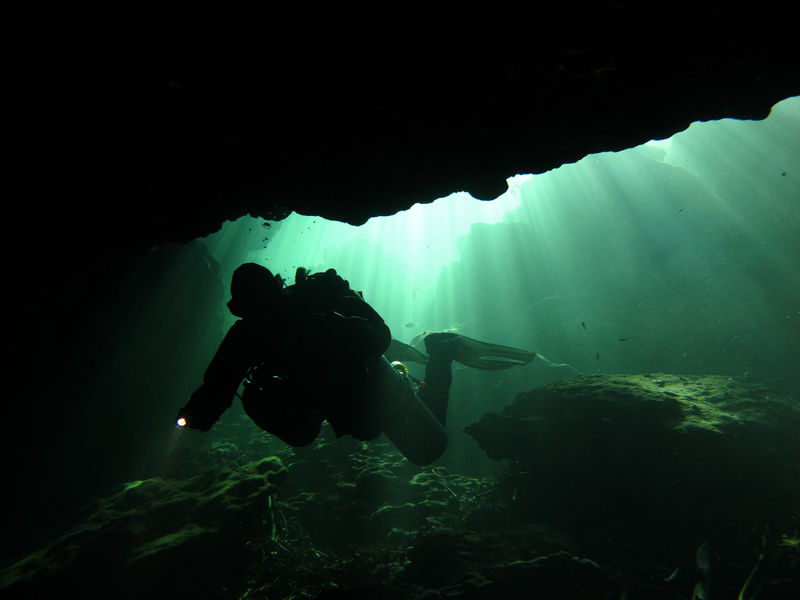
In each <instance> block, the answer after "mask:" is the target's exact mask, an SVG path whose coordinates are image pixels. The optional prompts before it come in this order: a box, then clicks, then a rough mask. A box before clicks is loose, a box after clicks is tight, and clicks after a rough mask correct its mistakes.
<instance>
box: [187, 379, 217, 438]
mask: <svg viewBox="0 0 800 600" xmlns="http://www.w3.org/2000/svg"><path fill="white" fill-rule="evenodd" d="M213 399H214V398H213V394H212V393H211V392H210V390H209V389H208V387H206V386H205V385H201V386H200V387H199V388H197V390H196V391H195V392H194V393H193V394H192V397H191V398H189V402H187V403H186V406H184V407H183V408H181V409H180V410H179V411H178V414H177V416H176V417H175V421H176V423H178V425H180V426H181V427H188V428H189V429H197V430H198V431H208V430H209V429H211V428H212V427H213V426H214V423H216V422H217V421H219V418H220V416H221V415H222V412H224V410H225V408H223V409H222V411H220V410H219V407H218V406H216V405H215V403H214V402H213ZM181 423H182V424H181Z"/></svg>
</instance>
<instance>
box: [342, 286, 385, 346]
mask: <svg viewBox="0 0 800 600" xmlns="http://www.w3.org/2000/svg"><path fill="white" fill-rule="evenodd" d="M337 308H338V309H339V310H338V311H336V313H334V314H336V315H338V316H339V317H341V318H343V319H345V321H346V328H347V332H346V335H348V336H349V337H350V338H351V339H352V342H353V346H354V347H356V348H358V350H359V351H360V352H361V353H363V354H364V356H380V355H381V354H383V353H384V352H386V349H387V348H388V347H389V344H390V343H391V341H392V333H391V331H389V327H388V326H387V325H386V323H385V322H384V320H383V318H381V316H380V315H379V314H378V313H377V311H376V310H375V309H374V308H372V307H371V306H370V305H369V304H367V303H366V302H364V301H363V300H362V299H361V298H357V297H356V296H348V297H346V298H344V299H343V300H342V302H341V303H340V305H339V306H338V307H337Z"/></svg>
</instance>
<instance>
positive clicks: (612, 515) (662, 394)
mask: <svg viewBox="0 0 800 600" xmlns="http://www.w3.org/2000/svg"><path fill="white" fill-rule="evenodd" d="M466 431H467V433H469V434H470V435H471V436H472V437H474V438H475V439H476V440H477V442H478V444H479V445H480V446H481V448H483V449H484V450H485V451H486V453H487V454H488V455H489V456H490V457H491V458H495V459H511V460H512V461H513V463H512V464H513V465H514V466H513V467H512V468H513V469H514V470H515V471H516V475H517V478H516V480H515V489H514V491H513V494H514V498H515V499H518V503H523V504H525V509H524V510H521V512H522V513H526V514H531V513H533V514H536V515H537V516H538V518H545V517H547V518H553V519H554V520H555V522H559V523H562V524H570V525H580V526H587V527H595V528H598V527H602V526H603V524H604V523H605V524H606V526H609V527H610V526H611V525H609V524H610V523H625V526H626V527H629V528H630V530H631V531H634V530H636V529H637V528H639V529H641V530H643V531H645V530H646V531H647V534H648V535H652V534H654V533H656V532H658V533H659V534H664V535H667V534H669V533H670V532H671V530H672V529H673V528H675V527H676V526H679V527H685V526H687V525H688V526H691V527H694V528H697V529H698V530H704V531H707V530H708V529H713V528H714V527H715V526H722V524H723V523H724V522H725V521H726V519H731V518H734V517H735V518H737V519H739V520H741V519H745V520H747V519H753V520H754V521H758V522H759V523H762V524H763V523H768V522H769V519H770V518H771V517H772V516H777V515H780V514H784V513H785V512H786V511H788V510H791V508H792V507H796V506H800V476H799V475H798V467H799V465H800V445H798V443H797V432H798V431H800V403H798V402H797V401H796V400H794V399H793V398H790V397H786V396H780V395H777V394H773V393H770V392H769V391H768V390H766V389H765V388H762V387H760V386H758V385H753V384H751V383H749V382H747V381H744V380H741V379H738V378H731V377H725V376H715V375H708V376H678V375H668V374H663V373H656V374H645V375H592V376H582V377H575V378H572V379H568V380H564V381H559V382H556V383H552V384H549V385H546V386H544V387H541V388H539V389H536V390H533V391H531V392H528V393H525V394H519V395H518V396H517V398H516V399H515V400H514V402H513V403H512V404H511V405H510V406H508V407H506V408H505V409H503V410H502V411H500V412H499V413H488V414H486V415H484V416H483V417H482V418H481V420H480V421H479V422H478V423H475V424H472V425H470V426H468V427H467V428H466Z"/></svg>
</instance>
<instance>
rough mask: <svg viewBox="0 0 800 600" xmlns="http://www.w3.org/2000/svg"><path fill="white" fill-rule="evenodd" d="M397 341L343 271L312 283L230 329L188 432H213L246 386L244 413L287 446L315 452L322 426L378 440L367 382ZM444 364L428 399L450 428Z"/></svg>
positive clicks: (433, 371)
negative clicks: (313, 444)
mask: <svg viewBox="0 0 800 600" xmlns="http://www.w3.org/2000/svg"><path fill="white" fill-rule="evenodd" d="M390 340H391V333H390V331H389V328H388V327H387V326H386V324H385V323H384V321H383V319H382V318H381V317H380V315H379V314H378V313H377V312H376V311H375V310H374V309H373V308H372V307H371V306H370V305H369V304H367V303H366V302H365V301H364V300H363V298H362V297H361V295H360V294H359V293H358V292H354V291H353V290H351V289H350V288H349V285H348V283H347V282H346V281H344V280H343V279H342V278H341V277H339V276H338V275H337V274H336V272H335V271H333V270H332V269H331V270H329V271H327V272H326V273H322V274H318V275H315V276H312V277H309V278H307V279H305V278H304V279H303V281H299V282H298V283H297V284H295V285H293V286H290V287H288V288H286V289H284V290H283V291H282V293H281V294H280V298H279V300H278V301H277V302H276V303H275V304H274V305H273V306H271V307H270V310H268V311H259V312H256V313H255V314H253V311H251V312H250V313H249V314H248V315H247V317H246V318H242V319H240V320H238V321H236V323H234V325H233V326H232V327H231V328H230V330H229V331H228V333H227V334H226V336H225V338H224V339H223V341H222V343H221V344H220V347H219V349H218V350H217V353H216V355H215V356H214V358H213V360H212V361H211V364H210V365H209V366H208V369H207V370H206V372H205V376H204V378H203V385H201V386H200V388H198V389H197V390H196V391H195V392H194V394H192V397H191V399H190V401H189V403H188V404H187V406H186V407H185V409H187V410H186V412H187V414H190V415H191V418H190V419H189V424H190V426H191V427H193V428H197V429H201V430H204V431H206V430H208V429H210V428H211V426H212V425H213V424H214V423H215V422H216V421H217V420H218V419H219V417H220V416H221V415H222V413H223V412H224V411H225V410H227V409H228V408H229V407H230V406H231V403H232V402H233V398H234V396H235V394H236V392H237V390H238V388H239V384H240V383H241V382H242V380H246V381H245V389H244V393H243V395H242V406H243V408H244V410H245V412H246V413H247V414H248V416H250V418H251V419H252V420H253V421H254V422H255V423H256V424H257V425H258V426H259V427H261V428H262V429H264V430H265V431H267V432H269V433H271V434H273V435H276V436H277V437H279V438H281V439H282V440H283V441H285V442H286V443H288V444H291V445H293V446H304V445H307V444H309V443H311V442H312V441H313V440H314V439H315V438H316V437H317V435H318V434H319V431H320V427H321V423H322V421H323V420H327V421H328V422H329V423H330V424H331V426H332V427H333V430H334V432H335V433H336V435H337V437H338V436H342V435H345V434H350V435H353V436H354V437H356V438H358V439H361V440H371V439H374V438H375V437H377V436H378V435H379V434H380V433H381V420H380V417H379V415H378V414H377V410H378V406H377V404H378V403H377V402H376V399H375V398H373V397H371V394H370V393H369V392H368V391H367V390H368V386H367V385H366V380H367V379H368V378H369V377H370V373H369V371H370V368H373V367H375V366H376V365H377V363H376V362H375V361H376V360H377V359H381V356H382V355H383V353H384V352H385V351H386V349H387V348H388V346H389V343H390ZM435 355H436V353H432V356H431V361H430V362H429V363H428V365H427V367H426V387H425V389H424V392H423V393H422V394H420V395H421V396H422V399H423V401H424V402H425V404H427V405H428V406H429V407H430V409H431V411H432V412H433V414H434V415H435V416H436V418H437V419H438V420H439V421H440V422H441V423H442V424H444V420H445V414H446V408H447V398H448V393H449V387H450V381H451V373H450V360H449V359H445V360H437V359H436V358H435Z"/></svg>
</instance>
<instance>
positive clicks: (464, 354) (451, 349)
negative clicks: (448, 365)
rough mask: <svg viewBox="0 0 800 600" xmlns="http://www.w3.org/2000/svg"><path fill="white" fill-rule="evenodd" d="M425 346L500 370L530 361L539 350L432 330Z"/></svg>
mask: <svg viewBox="0 0 800 600" xmlns="http://www.w3.org/2000/svg"><path fill="white" fill-rule="evenodd" d="M425 348H427V350H428V353H429V354H430V355H431V356H434V353H436V355H437V357H438V356H442V357H443V358H446V359H449V360H454V361H456V362H459V363H461V364H462V365H466V366H468V367H473V368H475V369H483V370H485V371H497V370H500V369H509V368H511V367H517V366H521V365H525V364H528V363H529V362H531V361H532V360H533V359H534V358H536V352H532V351H530V350H522V349H520V348H512V347H511V346H500V345H498V344H489V343H486V342H480V341H478V340H474V339H472V338H468V337H466V336H464V335H461V334H458V333H450V332H442V333H431V334H428V335H427V336H425Z"/></svg>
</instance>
